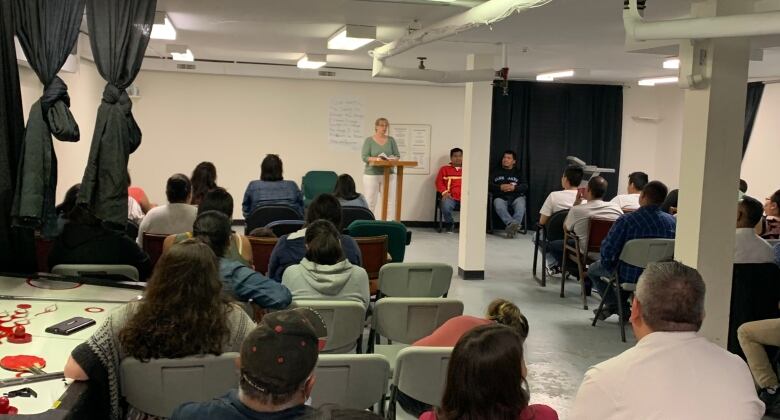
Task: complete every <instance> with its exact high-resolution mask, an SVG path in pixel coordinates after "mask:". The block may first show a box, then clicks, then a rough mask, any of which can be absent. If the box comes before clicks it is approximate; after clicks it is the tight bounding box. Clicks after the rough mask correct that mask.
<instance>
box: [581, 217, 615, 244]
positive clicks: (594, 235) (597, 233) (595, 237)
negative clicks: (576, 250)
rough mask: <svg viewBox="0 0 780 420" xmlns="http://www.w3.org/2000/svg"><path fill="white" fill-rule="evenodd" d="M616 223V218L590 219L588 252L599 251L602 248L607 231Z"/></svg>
mask: <svg viewBox="0 0 780 420" xmlns="http://www.w3.org/2000/svg"><path fill="white" fill-rule="evenodd" d="M614 224H615V221H614V220H607V219H598V218H592V219H590V226H589V228H588V251H587V252H599V250H600V249H601V242H603V241H604V238H606V237H607V233H609V230H610V229H611V228H612V225H614Z"/></svg>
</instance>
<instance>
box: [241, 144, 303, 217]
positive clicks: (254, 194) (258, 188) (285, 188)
mask: <svg viewBox="0 0 780 420" xmlns="http://www.w3.org/2000/svg"><path fill="white" fill-rule="evenodd" d="M282 172H283V171H282V159H280V158H279V156H278V155H267V156H266V157H265V159H263V163H261V164H260V179H259V180H254V181H252V182H250V183H249V185H247V186H246V192H244V201H243V203H242V205H241V209H242V210H243V212H244V219H248V218H249V216H250V215H251V214H252V211H254V210H255V209H256V208H258V207H260V206H263V205H269V204H281V205H285V206H290V207H292V208H294V209H295V210H297V211H298V213H301V214H303V194H301V189H300V188H298V184H296V183H295V181H288V180H285V179H284V178H283V177H282Z"/></svg>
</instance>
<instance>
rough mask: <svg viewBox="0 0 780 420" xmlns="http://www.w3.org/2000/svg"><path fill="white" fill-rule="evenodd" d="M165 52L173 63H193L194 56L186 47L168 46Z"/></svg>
mask: <svg viewBox="0 0 780 420" xmlns="http://www.w3.org/2000/svg"><path fill="white" fill-rule="evenodd" d="M165 50H166V51H167V52H168V54H170V55H171V57H172V58H173V61H195V55H193V54H192V50H191V49H189V48H187V46H186V45H177V44H168V45H166V46H165Z"/></svg>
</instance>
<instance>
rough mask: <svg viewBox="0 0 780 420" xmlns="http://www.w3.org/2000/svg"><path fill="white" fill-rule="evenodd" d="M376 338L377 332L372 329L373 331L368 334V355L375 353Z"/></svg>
mask: <svg viewBox="0 0 780 420" xmlns="http://www.w3.org/2000/svg"><path fill="white" fill-rule="evenodd" d="M375 336H377V333H376V330H374V329H373V328H371V330H370V331H369V332H368V344H367V347H368V348H367V349H366V353H373V352H374V337H375ZM377 338H378V336H377ZM377 344H379V343H377Z"/></svg>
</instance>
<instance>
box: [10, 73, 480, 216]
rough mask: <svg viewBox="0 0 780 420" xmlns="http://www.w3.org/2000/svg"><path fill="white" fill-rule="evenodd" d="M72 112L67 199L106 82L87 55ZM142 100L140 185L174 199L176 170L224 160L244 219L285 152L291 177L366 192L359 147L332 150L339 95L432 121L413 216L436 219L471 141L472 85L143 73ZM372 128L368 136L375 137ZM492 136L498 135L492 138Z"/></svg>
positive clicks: (157, 196) (136, 166) (135, 172)
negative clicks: (269, 157)
mask: <svg viewBox="0 0 780 420" xmlns="http://www.w3.org/2000/svg"><path fill="white" fill-rule="evenodd" d="M63 79H64V80H65V82H66V83H67V84H68V86H69V91H70V94H71V98H72V101H73V104H72V107H71V108H72V111H73V114H74V115H75V117H76V120H77V121H78V122H79V125H80V126H81V133H82V141H81V142H80V143H79V144H75V145H74V144H65V143H59V142H57V143H59V144H57V146H56V150H57V154H58V156H59V158H60V182H59V185H58V197H60V198H61V197H62V195H63V194H64V193H65V190H66V189H67V188H68V187H69V186H70V185H72V184H74V183H76V182H79V181H80V179H81V175H82V173H83V168H84V165H85V163H86V159H87V156H88V153H89V142H90V140H91V135H92V131H93V127H94V119H95V113H96V110H97V106H98V103H99V102H98V101H99V99H100V95H101V92H102V89H103V85H104V82H103V81H102V79H101V78H100V76H99V75H98V74H97V72H96V69H95V67H94V64H92V63H90V62H88V61H86V60H82V62H81V68H80V73H79V74H66V75H65V76H63ZM22 85H23V97H24V104H25V107H26V108H29V106H30V105H31V104H32V102H33V101H35V100H37V97H38V96H39V95H40V93H39V92H40V85H39V83H38V81H37V78H36V77H35V75H34V74H33V73H32V72H31V71H30V70H29V69H24V70H22ZM136 85H137V86H138V87H139V88H140V90H141V98H139V99H135V100H134V107H133V113H134V115H135V117H136V120H137V121H138V124H139V125H140V126H141V130H142V131H143V135H144V136H143V143H142V145H141V147H140V148H139V149H138V150H137V151H136V152H135V153H134V154H132V155H131V157H130V165H129V167H130V173H131V175H132V177H133V183H134V184H136V185H140V186H142V187H143V188H144V189H145V190H146V192H147V194H148V195H149V197H150V199H151V200H152V201H156V202H160V203H164V202H165V180H166V179H167V177H168V176H170V175H171V174H173V173H175V172H181V173H185V174H187V175H189V174H190V173H191V172H192V168H194V167H195V165H196V164H197V163H198V162H200V161H204V160H208V161H212V162H214V164H215V165H216V166H217V173H218V183H219V184H220V185H221V186H224V187H225V188H227V189H228V190H229V191H230V192H231V194H232V195H233V198H234V199H235V201H236V208H235V211H234V217H236V218H240V217H241V206H240V204H241V199H242V197H243V193H244V190H245V188H246V185H247V183H248V182H249V181H250V180H253V179H256V178H258V177H259V173H260V169H259V168H260V161H261V160H262V158H263V157H264V156H265V154H267V153H277V154H279V155H280V156H281V157H282V159H283V160H284V163H285V172H284V175H285V178H287V179H291V180H294V181H296V182H298V183H299V184H300V181H301V178H302V176H303V175H304V173H306V172H307V171H309V170H313V169H326V170H333V171H336V172H338V173H349V174H351V175H352V176H353V177H354V178H355V180H356V183H357V184H358V189H359V190H361V189H362V181H361V179H362V169H363V163H362V161H361V160H360V153H359V151H358V152H354V153H352V152H347V153H345V152H338V151H333V150H331V149H330V148H329V147H328V143H327V130H328V103H329V99H330V98H331V97H333V96H350V97H357V98H359V99H361V100H362V102H363V103H364V108H365V109H364V110H365V115H366V118H365V123H364V126H365V127H367V129H370V130H373V121H374V119H375V118H376V117H379V116H385V117H387V118H388V119H389V120H390V122H391V123H393V122H395V123H404V124H430V125H431V126H432V130H431V131H432V132H431V167H432V169H431V174H429V175H406V177H405V183H404V187H405V188H404V211H403V214H402V219H403V220H414V221H417V220H432V218H433V179H434V176H435V172H436V170H437V169H438V166H439V165H441V164H444V163H446V162H447V161H448V153H449V149H450V148H452V147H455V146H460V144H461V142H462V139H463V134H462V130H463V107H464V90H463V87H432V86H412V85H388V84H369V83H349V82H332V81H316V80H290V79H269V78H257V77H239V76H214V75H197V74H180V73H169V72H155V71H143V72H141V74H140V75H139V77H138V78H137V80H136ZM370 134H371V132H367V133H366V135H370ZM485 141H488V139H487V138H486V139H485Z"/></svg>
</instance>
